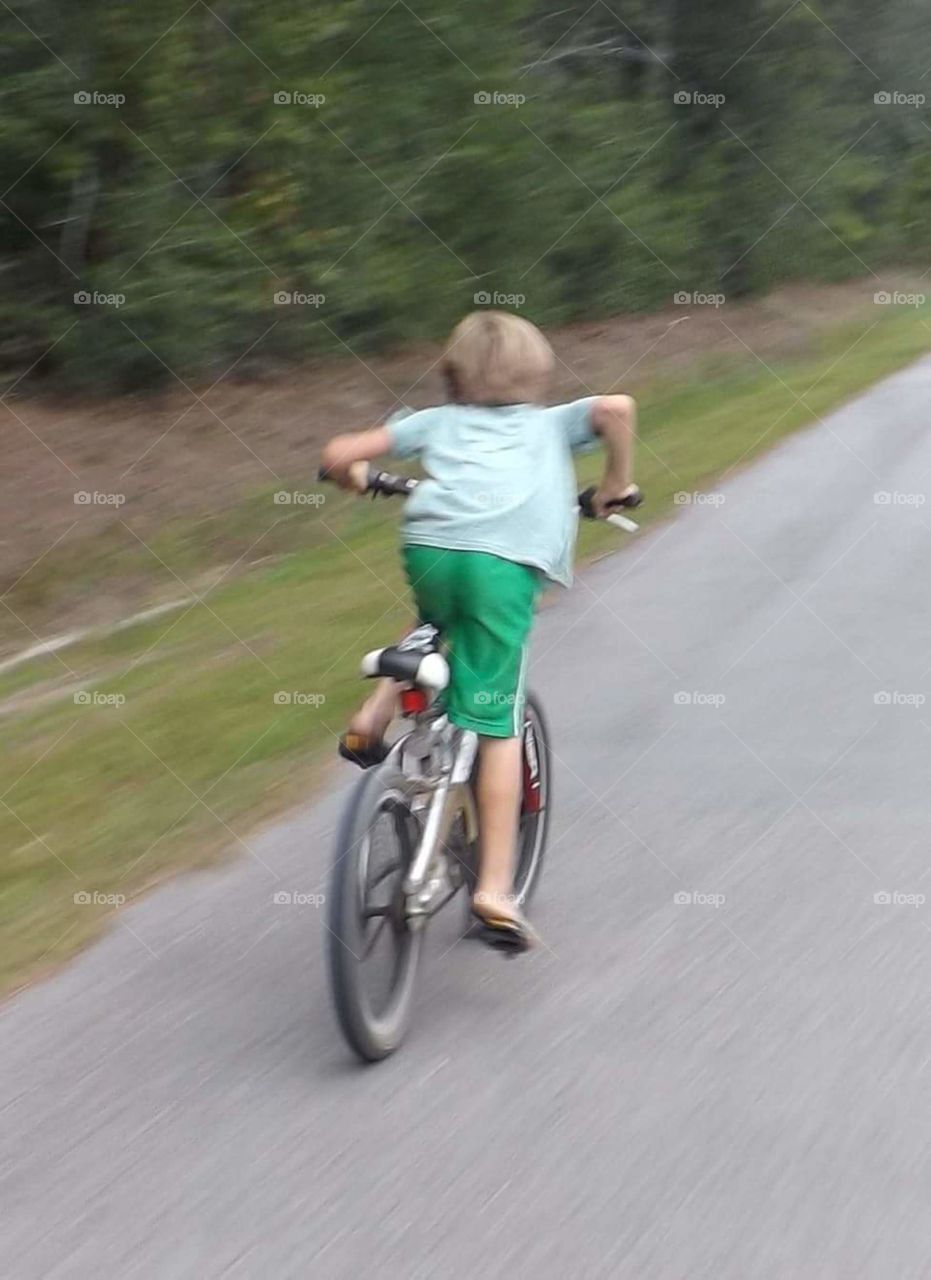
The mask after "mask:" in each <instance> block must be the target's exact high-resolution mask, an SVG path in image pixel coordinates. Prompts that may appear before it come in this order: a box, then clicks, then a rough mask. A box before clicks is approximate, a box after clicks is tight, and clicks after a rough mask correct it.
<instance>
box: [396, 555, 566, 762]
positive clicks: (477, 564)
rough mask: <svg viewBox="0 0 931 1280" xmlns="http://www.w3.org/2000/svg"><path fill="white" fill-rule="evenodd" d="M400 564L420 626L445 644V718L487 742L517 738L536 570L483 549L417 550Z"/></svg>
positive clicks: (537, 582)
mask: <svg viewBox="0 0 931 1280" xmlns="http://www.w3.org/2000/svg"><path fill="white" fill-rule="evenodd" d="M404 567H405V569H406V570H407V576H408V579H409V581H410V584H411V590H412V591H413V593H414V598H415V600H416V601H417V609H418V611H419V613H420V619H421V621H422V622H429V623H432V624H433V626H435V627H438V628H439V629H440V631H441V632H442V633H443V637H444V640H445V642H446V645H447V646H448V654H447V656H448V658H449V669H450V681H449V688H448V689H447V690H446V694H445V699H446V710H447V712H448V714H449V718H450V720H452V722H453V724H457V725H459V726H460V727H461V728H463V729H473V730H474V731H475V732H476V733H483V734H486V735H487V736H488V737H491V738H516V737H518V736H519V735H520V733H521V730H522V727H523V720H524V681H525V678H526V672H527V640H528V637H529V635H530V628H531V626H532V625H533V613H534V605H535V604H536V599H537V595H538V594H539V590H540V585H541V575H540V573H539V571H538V570H537V569H532V568H530V566H529V565H525V564H517V563H515V562H514V561H513V560H503V559H502V558H501V557H500V556H493V555H488V554H487V553H486V552H484V551H450V550H446V548H444V547H418V546H406V547H405V548H404Z"/></svg>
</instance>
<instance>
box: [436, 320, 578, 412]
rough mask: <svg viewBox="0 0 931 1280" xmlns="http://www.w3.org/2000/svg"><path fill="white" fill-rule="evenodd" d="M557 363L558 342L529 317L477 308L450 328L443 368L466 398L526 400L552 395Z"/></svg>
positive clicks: (453, 394) (454, 393)
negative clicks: (550, 339)
mask: <svg viewBox="0 0 931 1280" xmlns="http://www.w3.org/2000/svg"><path fill="white" fill-rule="evenodd" d="M553 364H554V356H553V348H552V347H551V346H550V344H549V343H548V342H547V340H546V338H544V336H543V334H542V333H541V332H540V330H539V329H538V328H537V327H536V325H533V324H531V323H530V321H529V320H523V319H522V318H521V317H520V316H514V315H511V314H510V313H509V312H507V311H473V312H472V313H471V314H470V315H467V316H466V318H465V319H464V320H460V322H459V324H457V325H456V327H455V329H454V330H453V331H452V333H451V334H450V337H449V342H448V343H447V344H446V350H445V352H444V353H443V361H442V365H441V368H442V371H443V376H444V377H445V379H446V385H447V387H448V389H449V394H450V398H451V399H452V400H456V401H458V402H459V403H460V404H490V405H494V404H525V403H532V402H536V403H541V402H542V401H543V400H544V399H545V398H546V393H547V389H548V386H549V381H550V377H551V375H552V371H553Z"/></svg>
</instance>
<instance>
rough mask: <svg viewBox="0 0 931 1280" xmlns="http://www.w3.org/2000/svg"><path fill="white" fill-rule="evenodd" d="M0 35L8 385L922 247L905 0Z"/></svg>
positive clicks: (179, 23) (302, 16)
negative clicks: (488, 300) (507, 305)
mask: <svg viewBox="0 0 931 1280" xmlns="http://www.w3.org/2000/svg"><path fill="white" fill-rule="evenodd" d="M0 26H2V30H3V46H2V54H0V57H2V70H3V80H2V95H3V108H4V109H3V112H2V126H0V172H2V183H0V186H2V188H4V189H5V190H4V194H3V204H2V205H0V217H2V219H3V229H4V235H3V241H2V249H0V266H2V272H3V281H4V288H3V292H2V300H0V363H2V365H3V367H4V369H5V370H6V371H7V373H8V374H9V378H10V380H12V379H13V378H17V377H19V376H20V375H21V374H23V373H25V372H26V371H27V370H31V372H30V377H31V378H33V379H35V378H38V377H44V378H45V379H46V380H51V381H52V382H53V383H55V384H57V385H64V384H73V385H83V386H85V387H89V388H96V389H104V388H107V387H110V388H112V387H119V388H133V387H140V386H148V385H151V384H153V383H155V382H157V381H159V380H162V379H165V378H168V377H170V374H169V372H168V371H169V370H171V371H173V373H174V374H176V375H177V376H180V377H182V378H186V379H187V378H201V377H205V376H206V377H219V376H220V375H222V374H224V373H225V372H226V371H227V370H228V369H229V368H230V366H231V365H233V364H234V362H238V364H237V365H236V370H237V372H247V373H255V372H257V371H259V370H261V369H263V368H270V367H275V366H280V365H281V364H283V363H284V362H285V361H288V360H294V359H296V358H302V357H304V356H306V354H307V353H308V352H319V351H323V350H339V349H341V344H344V343H345V344H348V346H350V347H351V348H352V349H353V350H354V351H357V352H362V353H364V352H365V350H366V349H370V348H372V347H373V346H375V345H377V344H385V343H389V342H391V343H394V342H396V341H399V340H403V339H410V338H417V337H422V336H428V335H430V336H433V335H436V334H439V333H441V332H443V330H444V329H445V328H446V327H447V326H448V325H449V324H450V323H451V322H452V321H453V320H454V319H455V318H456V317H458V316H459V315H460V314H461V313H462V312H463V311H464V310H466V309H468V308H471V307H472V305H473V299H474V297H475V295H483V297H485V296H487V297H494V296H495V295H496V294H497V295H503V296H504V297H505V298H507V297H511V298H512V299H514V302H513V305H518V306H520V307H521V309H522V311H523V312H524V313H525V314H527V315H529V316H531V317H532V318H533V319H535V320H537V321H540V322H545V323H552V322H558V321H564V320H567V319H570V318H572V317H578V316H586V315H597V314H598V313H602V314H604V313H607V312H613V311H618V310H625V309H626V310H630V309H645V308H653V307H657V306H662V305H665V304H668V303H670V302H671V301H672V300H673V297H674V295H675V294H676V293H679V292H681V291H686V292H694V291H697V292H701V293H707V294H711V293H723V294H724V295H726V296H727V297H736V296H739V295H741V294H745V293H748V292H751V291H757V290H761V289H764V288H766V287H768V286H769V285H771V284H772V283H773V282H774V281H776V280H779V279H784V278H788V277H796V276H808V277H821V278H834V279H836V278H839V277H842V276H844V275H847V274H855V273H860V274H862V273H864V272H866V271H867V270H870V269H872V270H874V271H876V272H879V271H880V269H881V265H882V263H883V262H889V261H892V260H898V261H902V260H904V259H906V258H911V259H917V260H920V259H921V257H922V255H925V254H926V253H927V251H928V249H929V247H931V246H929V239H931V236H929V231H928V227H927V219H926V217H925V213H926V209H927V204H928V195H929V193H931V155H929V143H931V133H929V130H928V127H927V125H926V123H925V121H926V120H927V119H929V118H931V117H929V114H928V112H927V110H926V107H925V105H924V103H923V102H922V101H917V100H916V101H910V100H909V99H910V98H915V97H916V95H917V98H920V97H921V95H922V93H923V92H927V93H928V94H929V95H931V87H929V86H931V77H928V78H926V79H924V80H922V79H921V77H922V74H923V73H924V72H925V71H926V70H927V67H928V64H929V63H931V41H929V40H928V35H929V33H931V14H928V13H927V12H923V11H922V6H921V5H919V4H918V3H917V2H916V0H911V2H910V0H894V2H893V3H886V4H884V3H881V2H879V3H874V2H872V0H811V3H807V2H806V0H797V2H796V3H795V4H794V5H791V6H790V7H788V8H787V7H786V3H785V0H757V2H756V3H751V2H750V0H716V3H715V4H713V5H712V4H701V3H698V2H697V0H656V2H655V3H649V2H648V0H596V3H595V4H591V3H589V0H569V2H568V3H563V4H561V5H559V6H550V5H549V4H546V3H541V0H494V2H493V3H492V2H490V0H469V3H468V4H465V3H462V0H416V3H412V4H408V3H407V2H406V0H394V3H392V0H332V2H329V3H315V4H307V5H295V4H293V3H291V0H262V3H256V0H213V3H212V4H210V5H209V6H208V4H206V3H204V2H203V0H193V3H190V0H162V2H161V3H159V2H158V0H155V2H152V3H146V4H140V3H138V2H136V3H132V2H131V0H81V3H76V0H11V2H10V6H9V7H7V6H3V7H2V8H0ZM877 94H878V95H880V100H879V101H877V100H876V95H877ZM883 95H886V96H887V97H890V98H892V99H893V100H891V101H884V100H883ZM683 97H687V98H689V99H690V100H689V101H683V100H682V99H683ZM283 98H284V99H288V98H289V99H290V101H283V100H282V99H283ZM282 294H285V295H289V296H290V297H291V299H292V300H291V301H290V302H281V301H276V295H277V296H279V298H280V296H281V295H282ZM295 296H296V297H297V298H298V301H294V300H293V299H294V298H295ZM76 298H77V299H78V300H77V301H76V300H75V299H76ZM88 298H89V301H88V300H87V299H88ZM26 385H28V384H26Z"/></svg>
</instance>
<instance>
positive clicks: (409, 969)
mask: <svg viewBox="0 0 931 1280" xmlns="http://www.w3.org/2000/svg"><path fill="white" fill-rule="evenodd" d="M402 783H403V778H402V776H401V774H400V773H398V772H397V770H396V769H395V768H394V766H393V765H392V764H390V763H389V764H386V765H385V766H382V767H379V768H375V769H371V770H369V771H368V772H366V774H365V776H364V777H362V778H361V779H360V780H359V783H358V785H357V786H356V788H355V790H354V791H353V793H352V795H351V796H350V797H349V801H348V804H347V807H346V812H345V815H344V817H343V821H342V823H341V824H340V829H339V834H338V836H337V840H336V849H335V851H334V861H333V869H332V873H331V878H330V894H329V904H328V905H329V931H328V934H327V945H328V951H329V968H330V979H331V983H332V990H333V1002H334V1005H335V1007H336V1016H337V1019H338V1021H339V1025H340V1028H341V1030H342V1032H343V1035H344V1036H345V1037H346V1040H347V1042H348V1043H349V1045H350V1047H351V1048H352V1049H353V1050H354V1051H355V1052H356V1053H357V1054H358V1055H359V1057H361V1058H364V1059H365V1060H366V1061H368V1062H376V1061H378V1060H379V1059H380V1058H385V1057H387V1055H388V1054H389V1053H392V1052H393V1051H394V1050H395V1049H396V1048H397V1047H398V1045H399V1044H400V1043H401V1041H402V1040H403V1038H404V1035H405V1033H406V1032H407V1029H408V1026H409V1025H410V1020H411V1014H412V1012H413V1003H414V990H415V984H416V977H417V965H418V962H419V959H420V951H421V947H422V943H423V936H424V935H423V930H422V929H419V930H412V929H411V928H410V927H409V924H408V921H407V918H406V913H405V901H404V891H403V885H404V879H405V876H406V874H407V869H408V866H409V865H410V862H411V859H412V857H413V855H414V851H415V849H416V845H417V839H418V825H417V822H416V820H415V819H414V817H413V816H412V814H411V811H410V808H409V805H408V802H407V798H406V796H405V793H404V791H403V788H402V785H401V784H402Z"/></svg>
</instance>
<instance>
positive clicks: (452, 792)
mask: <svg viewBox="0 0 931 1280" xmlns="http://www.w3.org/2000/svg"><path fill="white" fill-rule="evenodd" d="M477 750H478V734H476V733H473V732H472V731H471V730H468V729H458V728H456V727H455V726H453V725H452V724H450V722H449V719H448V717H447V716H446V715H445V714H440V715H436V714H435V713H430V712H428V713H426V715H425V716H424V717H423V718H419V720H418V724H417V725H416V727H415V728H414V730H413V731H412V732H411V733H410V734H408V735H407V736H406V737H405V738H402V740H401V741H400V742H399V743H398V744H397V746H396V748H395V751H396V752H397V753H398V764H399V766H400V769H401V772H402V774H403V776H404V779H405V789H406V790H407V791H408V792H409V793H410V794H411V795H415V796H417V795H425V794H429V795H430V802H429V808H428V809H427V817H426V821H425V823H424V828H423V835H422V836H421V839H420V841H419V843H418V845H417V849H416V852H415V854H414V857H413V859H412V861H411V865H410V867H409V868H408V872H407V876H406V877H405V880H404V885H403V890H404V895H405V898H406V911H405V914H406V915H407V917H408V919H409V920H410V921H411V924H412V926H415V927H417V926H420V925H422V924H423V922H424V921H425V919H426V917H428V916H430V915H433V914H434V912H436V911H438V910H439V909H440V907H441V906H443V904H444V903H445V902H446V901H447V899H448V898H449V897H451V896H452V893H453V892H455V889H454V888H453V886H452V885H451V883H450V881H449V877H448V875H446V868H445V866H443V867H442V868H441V871H442V874H441V875H433V876H431V875H430V872H431V870H433V869H434V868H435V865H436V855H437V852H438V851H439V850H440V849H441V848H443V846H444V844H445V841H446V837H447V836H448V834H449V829H450V827H451V825H452V822H453V818H454V817H455V815H456V814H457V813H458V812H459V811H460V810H461V811H462V812H463V813H464V814H465V819H466V828H467V829H466V834H467V837H468V839H469V840H474V839H475V838H476V835H477V821H476V815H475V802H474V800H473V798H472V793H471V789H470V787H469V779H470V777H471V776H472V766H473V764H474V763H475V756H476V752H477ZM424 761H427V768H426V769H424V768H423V767H418V766H422V765H423V762H424Z"/></svg>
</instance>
